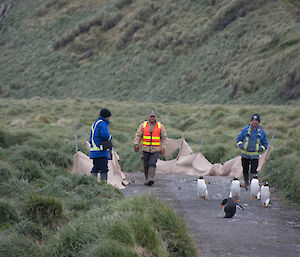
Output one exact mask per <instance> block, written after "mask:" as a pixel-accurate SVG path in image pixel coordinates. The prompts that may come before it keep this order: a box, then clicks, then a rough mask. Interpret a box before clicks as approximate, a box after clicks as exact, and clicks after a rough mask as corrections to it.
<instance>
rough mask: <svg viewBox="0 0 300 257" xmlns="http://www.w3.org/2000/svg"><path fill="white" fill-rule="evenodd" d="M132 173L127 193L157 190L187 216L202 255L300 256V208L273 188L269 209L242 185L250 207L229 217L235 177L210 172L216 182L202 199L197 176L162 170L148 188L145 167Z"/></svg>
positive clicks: (209, 256) (239, 210)
mask: <svg viewBox="0 0 300 257" xmlns="http://www.w3.org/2000/svg"><path fill="white" fill-rule="evenodd" d="M126 176H127V178H128V179H129V180H131V181H132V183H131V184H129V185H127V187H126V189H124V190H123V192H124V195H125V197H132V196H135V195H142V194H151V195H155V196H157V197H159V198H160V199H161V200H162V201H163V202H165V203H166V204H168V205H170V206H171V207H172V208H173V209H174V210H175V211H176V212H177V213H178V214H179V215H180V216H182V217H183V218H184V219H185V221H186V224H187V226H188V229H189V231H190V234H191V235H192V237H193V238H194V240H195V243H196V245H197V246H198V248H199V253H200V256H205V257H212V256H238V257H242V256H252V257H255V256H257V257H266V256H267V257H269V256H280V257H282V256H286V257H293V256H295V257H296V256H297V257H299V256H300V208H299V207H297V206H291V205H287V204H285V203H284V201H283V200H281V199H280V197H279V196H278V194H276V192H274V191H273V190H272V191H271V201H272V204H271V205H270V207H267V208H264V207H262V206H261V203H260V201H258V200H252V201H251V200H250V193H249V191H246V190H245V189H242V191H241V204H242V205H243V207H244V211H242V210H241V209H238V210H237V212H236V214H235V216H234V217H233V218H232V219H224V218H223V216H224V212H223V210H222V208H221V201H222V200H223V199H224V198H227V197H228V195H229V190H230V183H231V180H230V178H229V177H205V179H206V180H207V181H209V182H210V183H211V184H209V185H208V199H207V200H203V199H202V200H200V201H199V200H197V192H196V182H194V180H195V179H196V178H197V177H193V176H186V175H177V174H168V175H156V182H155V184H154V185H153V186H152V187H148V186H145V185H144V184H143V183H144V175H143V174H142V173H141V172H138V173H126ZM179 187H181V189H179Z"/></svg>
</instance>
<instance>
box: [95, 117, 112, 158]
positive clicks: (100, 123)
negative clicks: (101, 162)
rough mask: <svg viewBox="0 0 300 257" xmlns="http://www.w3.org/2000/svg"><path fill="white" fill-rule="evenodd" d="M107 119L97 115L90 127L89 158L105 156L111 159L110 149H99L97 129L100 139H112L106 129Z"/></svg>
mask: <svg viewBox="0 0 300 257" xmlns="http://www.w3.org/2000/svg"><path fill="white" fill-rule="evenodd" d="M109 123H110V122H109V120H107V119H105V118H102V117H101V116H99V117H98V119H97V120H96V122H95V123H94V124H93V126H92V127H91V134H90V145H91V148H90V158H91V159H94V158H98V157H107V158H109V159H111V153H110V150H100V148H99V142H100V140H99V129H100V136H101V141H106V140H112V136H111V134H110V132H109V130H108V125H109Z"/></svg>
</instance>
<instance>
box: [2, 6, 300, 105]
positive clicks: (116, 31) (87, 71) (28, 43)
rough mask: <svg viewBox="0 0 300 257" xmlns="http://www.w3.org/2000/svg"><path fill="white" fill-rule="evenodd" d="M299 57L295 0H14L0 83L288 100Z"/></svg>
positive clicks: (82, 91) (28, 89)
mask: <svg viewBox="0 0 300 257" xmlns="http://www.w3.org/2000/svg"><path fill="white" fill-rule="evenodd" d="M1 2H4V1H3V0H2V1H0V3H1ZM299 56H300V4H299V3H297V2H295V1H286V0H199V1H193V0H184V1H182V0H180V1H179V0H164V1H155V0H114V1H110V0H98V1H96V0H86V1H83V0H48V1H46V2H45V1H42V0H24V1H13V8H12V9H11V10H10V12H9V13H8V15H7V17H5V19H4V20H3V23H2V33H1V34H0V90H1V96H2V97H18V98H23V97H32V96H50V97H54V98H63V97H74V96H81V97H90V96H93V97H95V96H97V97H99V98H101V99H103V98H104V97H106V98H109V99H118V100H130V99H134V100H137V101H144V100H150V101H162V102H171V101H179V102H202V103H258V104H262V103H272V104H284V103H287V102H289V101H293V100H297V99H299V97H300V62H299Z"/></svg>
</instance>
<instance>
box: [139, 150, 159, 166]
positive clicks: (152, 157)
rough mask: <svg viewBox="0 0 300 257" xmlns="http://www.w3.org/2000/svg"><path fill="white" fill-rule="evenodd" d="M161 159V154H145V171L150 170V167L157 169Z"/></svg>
mask: <svg viewBox="0 0 300 257" xmlns="http://www.w3.org/2000/svg"><path fill="white" fill-rule="evenodd" d="M158 157H159V152H154V153H149V152H143V159H144V169H148V168H149V167H154V168H156V162H157V160H158Z"/></svg>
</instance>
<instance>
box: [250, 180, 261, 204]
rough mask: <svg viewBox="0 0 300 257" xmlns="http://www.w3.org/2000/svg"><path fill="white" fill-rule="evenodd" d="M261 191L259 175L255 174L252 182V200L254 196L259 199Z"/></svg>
mask: <svg viewBox="0 0 300 257" xmlns="http://www.w3.org/2000/svg"><path fill="white" fill-rule="evenodd" d="M259 191H260V186H259V180H258V178H257V176H253V178H252V179H251V184H250V192H251V200H253V199H254V197H255V198H257V199H258V200H259V197H260V193H259Z"/></svg>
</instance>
